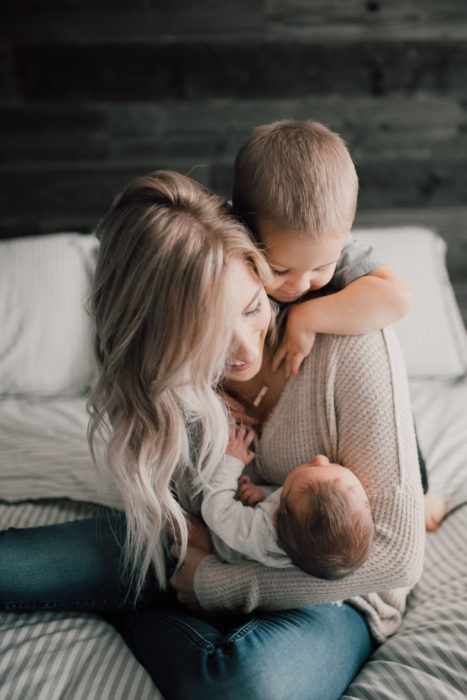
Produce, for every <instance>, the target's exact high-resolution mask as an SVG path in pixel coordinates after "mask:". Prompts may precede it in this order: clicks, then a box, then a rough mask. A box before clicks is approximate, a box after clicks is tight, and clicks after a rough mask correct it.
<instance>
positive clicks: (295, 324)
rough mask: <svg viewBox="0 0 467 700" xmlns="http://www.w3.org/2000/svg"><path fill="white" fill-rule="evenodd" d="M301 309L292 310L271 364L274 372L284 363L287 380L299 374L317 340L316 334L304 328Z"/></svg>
mask: <svg viewBox="0 0 467 700" xmlns="http://www.w3.org/2000/svg"><path fill="white" fill-rule="evenodd" d="M299 309H300V305H298V306H294V307H292V308H291V309H290V311H289V315H288V318H287V325H286V327H285V331H284V335H283V338H282V340H281V344H280V345H279V347H278V349H277V350H276V352H275V353H274V357H273V358H272V362H271V370H272V371H273V372H275V371H276V370H277V369H279V366H280V364H281V362H284V375H285V378H286V379H288V378H289V377H290V374H291V373H292V374H295V375H297V374H298V370H299V369H300V365H301V364H302V362H303V360H304V359H305V357H308V355H309V354H310V352H311V351H312V349H313V345H314V343H315V339H316V333H314V332H313V331H311V330H307V329H305V328H304V327H303V323H302V322H301V320H300V311H298V313H297V310H299Z"/></svg>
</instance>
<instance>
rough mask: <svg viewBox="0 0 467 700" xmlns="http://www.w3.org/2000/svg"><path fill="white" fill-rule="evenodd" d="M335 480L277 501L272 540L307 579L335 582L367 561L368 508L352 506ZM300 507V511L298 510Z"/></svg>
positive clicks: (370, 537) (370, 529)
mask: <svg viewBox="0 0 467 700" xmlns="http://www.w3.org/2000/svg"><path fill="white" fill-rule="evenodd" d="M351 499H352V490H350V491H349V490H344V489H342V488H341V484H340V481H339V479H333V480H329V481H319V480H316V481H315V482H314V483H313V484H310V485H309V486H307V487H306V488H304V489H303V490H302V491H300V493H298V494H294V495H293V496H292V497H291V496H290V495H289V494H287V495H286V496H285V497H283V498H282V499H281V503H280V506H279V509H278V511H277V537H278V540H279V544H280V545H281V547H282V548H283V549H284V550H285V551H286V552H287V554H288V555H289V557H290V558H291V560H292V562H293V563H294V564H295V565H296V566H298V567H299V568H300V569H302V570H303V571H306V572H307V573H308V574H311V575H312V576H316V577H317V578H323V579H328V580H333V579H340V578H342V577H343V576H346V575H347V574H349V573H351V572H352V571H353V570H354V569H357V568H358V567H359V566H361V565H362V564H363V563H364V561H365V560H366V559H367V557H368V554H369V552H370V548H371V544H372V542H373V537H374V522H373V517H372V514H371V509H370V505H369V503H368V502H366V505H365V506H364V508H362V509H356V508H355V507H354V506H352V502H351ZM298 505H299V507H297V506H298Z"/></svg>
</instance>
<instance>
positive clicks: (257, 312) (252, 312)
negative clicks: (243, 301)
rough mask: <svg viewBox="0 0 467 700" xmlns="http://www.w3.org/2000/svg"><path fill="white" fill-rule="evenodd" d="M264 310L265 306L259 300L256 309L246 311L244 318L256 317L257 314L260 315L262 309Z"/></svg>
mask: <svg viewBox="0 0 467 700" xmlns="http://www.w3.org/2000/svg"><path fill="white" fill-rule="evenodd" d="M262 308H263V304H262V302H261V300H258V303H257V304H256V306H255V308H254V309H250V310H249V311H245V313H244V316H248V317H251V316H256V315H257V314H259V313H260V311H261V309H262Z"/></svg>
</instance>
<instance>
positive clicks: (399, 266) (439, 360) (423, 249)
mask: <svg viewBox="0 0 467 700" xmlns="http://www.w3.org/2000/svg"><path fill="white" fill-rule="evenodd" d="M353 234H354V237H355V239H356V240H357V241H360V242H361V243H364V244H369V245H372V246H373V247H374V249H375V253H376V255H377V256H378V258H380V260H381V262H382V264H387V265H390V266H391V267H392V268H393V269H394V270H396V272H397V273H398V274H399V275H400V276H401V277H402V279H404V280H405V282H407V284H408V285H409V287H410V289H411V291H412V294H413V308H412V311H411V312H410V313H409V314H408V316H407V317H406V318H404V319H402V320H401V321H398V322H397V323H396V324H394V328H395V330H396V332H397V335H398V337H399V340H400V342H401V345H402V349H403V351H404V355H405V359H406V363H407V369H408V373H409V376H410V377H440V378H441V377H442V378H450V377H452V378H454V377H459V376H462V375H464V374H465V373H466V370H467V335H466V332H465V328H464V324H463V321H462V317H461V314H460V311H459V308H458V306H457V302H456V299H455V296H454V291H453V289H452V286H451V283H450V281H449V276H448V272H447V269H446V262H445V257H446V244H445V242H444V241H443V239H442V238H441V237H440V236H438V235H437V234H436V233H434V232H433V231H430V230H428V229H424V228H417V227H412V226H411V227H397V228H383V229H376V228H375V229H358V230H355V231H353Z"/></svg>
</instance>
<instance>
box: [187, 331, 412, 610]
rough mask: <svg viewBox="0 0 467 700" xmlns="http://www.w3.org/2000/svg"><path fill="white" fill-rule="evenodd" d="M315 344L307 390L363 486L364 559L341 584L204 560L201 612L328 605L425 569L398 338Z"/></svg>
mask: <svg viewBox="0 0 467 700" xmlns="http://www.w3.org/2000/svg"><path fill="white" fill-rule="evenodd" d="M317 350H318V352H317V353H316V354H315V356H314V358H313V366H312V372H311V373H310V378H311V381H312V388H311V391H314V392H315V394H316V396H317V399H316V401H317V403H321V404H322V409H321V411H320V414H321V428H320V432H321V433H323V431H324V432H325V433H326V438H325V439H324V440H323V442H327V443H328V444H329V445H330V446H332V447H330V449H333V450H334V454H332V455H329V456H331V457H332V459H334V460H336V461H338V462H339V463H341V464H343V465H344V466H346V467H348V468H350V469H352V470H353V471H354V472H355V473H356V475H357V476H358V478H359V479H360V481H361V482H362V483H363V485H364V487H365V489H366V492H367V495H368V498H369V501H370V504H371V508H372V513H373V518H374V521H375V530H376V534H375V539H374V543H373V546H372V551H371V553H370V556H369V558H368V560H367V561H366V562H365V564H363V566H361V567H360V568H359V569H358V570H356V571H354V572H352V573H351V574H349V575H347V576H346V577H345V578H343V579H341V580H339V581H325V580H322V579H317V578H315V577H313V576H310V575H308V574H305V573H303V572H301V571H299V570H298V569H296V568H291V569H286V570H274V569H271V568H268V567H264V566H261V565H259V564H257V563H250V562H248V563H242V564H233V565H227V564H222V563H220V562H219V561H218V560H217V559H216V558H215V557H212V556H210V557H206V558H205V559H204V560H203V561H202V563H201V564H200V566H199V567H198V570H197V572H196V576H195V590H196V593H197V596H198V598H199V600H200V603H201V605H202V606H203V608H205V609H206V610H231V611H237V610H241V611H245V612H250V611H251V610H253V609H255V608H263V609H270V610H273V609H276V610H277V609H286V608H291V607H298V606H301V605H312V604H318V603H328V602H333V601H336V600H343V599H347V598H351V597H354V596H361V595H365V594H367V593H372V592H377V591H386V590H390V589H395V588H399V587H410V586H413V585H414V584H415V583H416V581H417V580H418V579H419V577H420V575H421V569H422V564H423V545H424V518H423V494H422V489H421V482H420V475H419V467H418V459H417V452H416V445H415V436H414V429H413V419H412V413H411V408H410V401H409V394H408V387H407V381H406V377H405V370H404V365H403V361H402V359H401V356H400V352H399V349H398V346H397V342H396V341H395V340H394V337H393V334H392V333H391V332H389V333H388V332H386V331H382V332H377V333H372V334H369V335H365V336H347V337H344V336H323V340H322V342H321V343H320V346H319V348H318V349H317ZM314 352H315V351H313V353H314ZM313 353H312V356H313ZM312 356H310V357H312Z"/></svg>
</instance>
